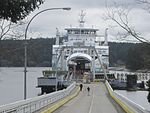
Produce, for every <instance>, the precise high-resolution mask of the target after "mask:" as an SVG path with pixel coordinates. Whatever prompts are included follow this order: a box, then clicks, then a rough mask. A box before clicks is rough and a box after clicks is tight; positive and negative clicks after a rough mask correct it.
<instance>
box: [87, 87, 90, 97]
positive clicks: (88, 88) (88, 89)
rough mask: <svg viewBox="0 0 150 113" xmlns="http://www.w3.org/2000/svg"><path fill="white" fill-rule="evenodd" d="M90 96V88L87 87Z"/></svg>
mask: <svg viewBox="0 0 150 113" xmlns="http://www.w3.org/2000/svg"><path fill="white" fill-rule="evenodd" d="M87 91H88V96H89V95H90V87H87Z"/></svg>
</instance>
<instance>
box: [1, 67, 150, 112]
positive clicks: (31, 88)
mask: <svg viewBox="0 0 150 113" xmlns="http://www.w3.org/2000/svg"><path fill="white" fill-rule="evenodd" d="M45 69H49V68H48V67H46V68H43V67H42V68H41V67H40V68H27V70H28V72H27V98H31V97H35V96H37V95H38V94H39V93H40V89H39V88H36V86H37V77H41V76H42V70H45ZM23 70H24V68H0V105H2V104H8V103H11V102H15V101H18V100H22V99H23V95H24V93H23V92H24V85H23V84H24V82H23V81H24V80H23V78H24V73H23ZM115 91H116V92H119V93H121V94H122V95H124V96H126V97H127V98H129V99H130V100H132V101H134V102H135V103H137V104H139V105H141V106H142V107H144V108H146V109H148V110H149V111H150V104H149V103H148V102H147V98H146V97H147V94H148V92H147V91H135V92H127V91H117V90H115Z"/></svg>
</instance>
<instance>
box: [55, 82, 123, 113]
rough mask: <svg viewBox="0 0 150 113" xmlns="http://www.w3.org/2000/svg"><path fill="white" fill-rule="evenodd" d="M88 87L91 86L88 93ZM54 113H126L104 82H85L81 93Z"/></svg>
mask: <svg viewBox="0 0 150 113" xmlns="http://www.w3.org/2000/svg"><path fill="white" fill-rule="evenodd" d="M87 87H90V92H89V94H88V91H87ZM54 113H125V112H124V111H123V110H122V108H121V107H120V106H119V105H118V104H117V103H116V102H114V100H112V99H111V97H110V96H109V94H108V91H107V89H106V87H105V84H103V83H97V84H83V90H82V91H81V92H80V93H79V95H78V96H77V97H76V98H74V99H73V100H71V101H70V102H68V103H67V104H65V105H63V106H62V107H60V108H59V109H57V110H56V111H55V112H54Z"/></svg>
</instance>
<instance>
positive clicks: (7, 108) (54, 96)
mask: <svg viewBox="0 0 150 113" xmlns="http://www.w3.org/2000/svg"><path fill="white" fill-rule="evenodd" d="M75 87H76V83H75V82H74V83H72V84H71V85H70V86H68V87H67V88H66V89H64V90H60V91H57V92H53V93H50V94H45V95H42V96H38V97H34V98H30V99H26V100H21V101H17V102H14V103H10V104H7V105H2V106H0V113H32V112H35V111H38V110H40V109H42V108H44V107H46V106H48V105H50V104H52V103H54V102H56V101H58V100H60V99H62V98H64V97H66V96H67V95H69V94H70V92H71V91H73V90H74V88H75Z"/></svg>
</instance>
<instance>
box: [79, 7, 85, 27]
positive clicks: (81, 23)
mask: <svg viewBox="0 0 150 113" xmlns="http://www.w3.org/2000/svg"><path fill="white" fill-rule="evenodd" d="M85 14H86V13H85V12H84V11H83V10H82V11H81V13H80V15H79V16H80V19H79V27H84V23H85V20H84V17H85Z"/></svg>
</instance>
